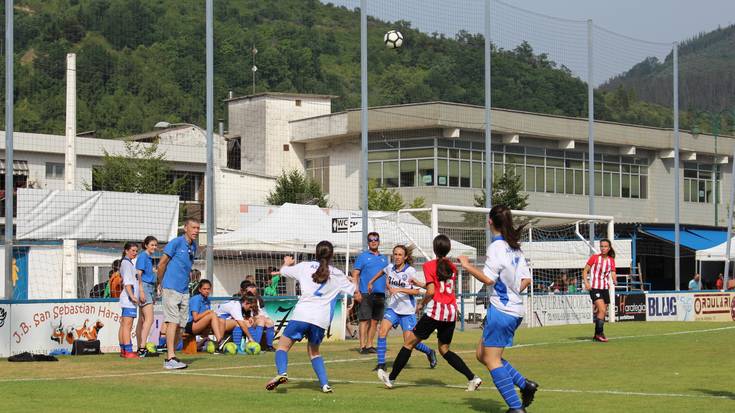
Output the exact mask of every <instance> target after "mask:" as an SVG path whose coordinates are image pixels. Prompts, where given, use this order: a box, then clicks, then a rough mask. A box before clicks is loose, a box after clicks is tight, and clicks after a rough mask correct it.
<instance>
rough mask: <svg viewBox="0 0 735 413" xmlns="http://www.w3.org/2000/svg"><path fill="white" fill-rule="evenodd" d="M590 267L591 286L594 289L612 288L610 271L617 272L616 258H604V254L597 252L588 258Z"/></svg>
mask: <svg viewBox="0 0 735 413" xmlns="http://www.w3.org/2000/svg"><path fill="white" fill-rule="evenodd" d="M587 265H589V267H590V271H589V278H590V284H591V285H590V288H592V289H593V290H607V289H608V288H610V273H613V272H615V259H613V258H612V257H609V256H608V257H607V258H605V259H603V258H602V254H595V255H593V256H591V257H590V259H588V260H587Z"/></svg>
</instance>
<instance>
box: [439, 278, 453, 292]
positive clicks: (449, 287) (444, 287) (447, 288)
mask: <svg viewBox="0 0 735 413" xmlns="http://www.w3.org/2000/svg"><path fill="white" fill-rule="evenodd" d="M453 291H454V280H446V281H439V294H452V292H453Z"/></svg>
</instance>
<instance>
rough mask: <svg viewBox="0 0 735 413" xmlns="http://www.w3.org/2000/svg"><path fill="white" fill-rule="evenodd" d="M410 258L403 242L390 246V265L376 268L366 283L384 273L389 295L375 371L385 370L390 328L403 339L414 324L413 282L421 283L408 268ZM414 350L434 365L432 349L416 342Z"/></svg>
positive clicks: (411, 269) (370, 283)
mask: <svg viewBox="0 0 735 413" xmlns="http://www.w3.org/2000/svg"><path fill="white" fill-rule="evenodd" d="M412 264H413V257H412V256H411V251H410V250H409V248H408V247H406V246H405V245H400V244H399V245H396V246H395V247H393V265H389V266H387V267H385V269H383V270H381V271H378V273H377V274H375V276H374V277H373V279H372V280H370V282H369V283H368V291H371V290H372V285H373V282H375V281H376V280H377V279H378V278H380V277H382V276H383V274H387V275H388V277H387V278H386V286H387V287H388V293H390V297H389V298H388V300H387V305H386V308H385V313H384V314H383V321H382V322H381V324H380V331H378V365H377V366H376V368H375V370H385V352H386V351H387V350H388V343H387V337H388V332H389V331H390V329H391V328H395V327H397V326H398V325H400V326H401V330H403V339H404V340H406V339H407V338H408V335H409V334H410V333H411V330H413V328H414V327H416V298H414V297H415V296H416V295H418V294H419V293H420V290H419V289H418V288H414V285H421V284H423V283H422V282H421V281H420V280H418V279H417V278H416V269H415V268H413V267H412ZM416 350H418V351H420V352H422V353H424V354H426V357H427V358H428V359H429V368H432V369H433V368H434V367H436V352H435V351H434V350H432V349H430V348H429V346H427V345H426V344H424V343H418V344H417V345H416Z"/></svg>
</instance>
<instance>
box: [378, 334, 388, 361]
mask: <svg viewBox="0 0 735 413" xmlns="http://www.w3.org/2000/svg"><path fill="white" fill-rule="evenodd" d="M387 350H388V343H387V339H386V338H385V337H378V364H385V352H386V351H387Z"/></svg>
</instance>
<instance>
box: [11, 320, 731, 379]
mask: <svg viewBox="0 0 735 413" xmlns="http://www.w3.org/2000/svg"><path fill="white" fill-rule="evenodd" d="M732 329H735V326H733V327H719V328H709V329H701V330H687V331H675V332H670V333H661V334H643V335H637V336H621V337H609V339H610V340H626V339H635V338H646V337H663V336H674V335H681V334H696V333H709V332H715V331H724V330H732ZM585 342H590V340H564V341H548V342H542V343H529V344H519V345H515V346H513V347H511V348H509V350H512V349H515V348H524V347H538V346H548V345H556V344H579V343H585ZM474 352H475V350H465V351H457V352H456V353H460V354H469V353H474ZM370 360H375V356H369V357H356V358H349V359H337V360H325V361H324V362H325V363H349V362H354V361H370ZM289 364H290V365H292V366H302V365H303V366H307V365H311V362H294V363H289ZM266 367H273V364H259V365H241V366H229V367H205V368H201V369H187V371H188V372H199V371H212V370H214V371H223V370H234V369H252V368H266ZM170 373H172V370H156V371H141V372H135V373H117V374H99V375H85V376H71V377H26V378H12V379H0V383H13V382H33V381H53V380H87V379H104V378H117V377H135V376H148V375H156V374H170ZM547 391H548V390H547Z"/></svg>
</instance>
